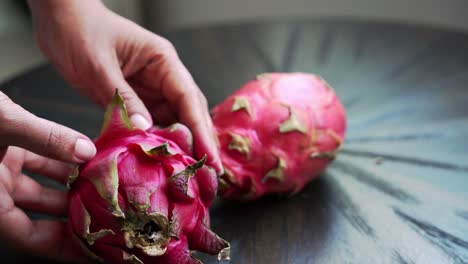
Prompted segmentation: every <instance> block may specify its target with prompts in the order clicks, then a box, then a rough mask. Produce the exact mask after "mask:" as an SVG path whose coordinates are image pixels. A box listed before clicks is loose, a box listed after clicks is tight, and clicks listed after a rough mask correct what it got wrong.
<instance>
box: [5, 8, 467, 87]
mask: <svg viewBox="0 0 468 264" xmlns="http://www.w3.org/2000/svg"><path fill="white" fill-rule="evenodd" d="M104 2H105V4H106V5H107V6H108V7H109V8H110V9H112V10H114V11H115V12H116V13H118V14H120V15H122V16H124V17H127V18H129V19H131V20H133V21H135V22H137V23H138V24H140V25H142V26H144V27H146V28H148V29H150V30H152V31H155V32H158V33H160V32H169V31H175V30H180V29H184V28H191V27H197V26H203V25H213V24H226V23H227V24H230V23H236V22H245V21H261V20H272V19H273V20H276V19H284V18H304V17H308V18H310V17H317V18H323V17H326V18H345V19H358V20H364V21H369V22H372V21H389V22H396V23H410V24H423V25H426V26H432V27H443V28H448V29H451V30H456V31H468V1H466V0H393V1H388V0H353V1H350V0H288V1H285V0H236V1H232V0H197V1H193V0H170V1H160V0H156V1H150V0H147V1H145V0H104ZM43 61H45V59H44V57H43V56H42V55H41V53H40V51H39V50H38V49H37V48H36V46H35V43H34V38H33V34H32V30H31V21H30V18H29V11H28V8H27V6H26V4H25V1H20V0H1V1H0V82H2V81H5V80H7V79H9V78H12V77H13V76H15V75H16V74H18V73H20V72H22V71H24V70H26V69H28V68H30V67H34V65H37V64H39V63H41V62H43Z"/></svg>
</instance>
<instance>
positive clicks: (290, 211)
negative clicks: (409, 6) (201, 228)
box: [1, 20, 468, 264]
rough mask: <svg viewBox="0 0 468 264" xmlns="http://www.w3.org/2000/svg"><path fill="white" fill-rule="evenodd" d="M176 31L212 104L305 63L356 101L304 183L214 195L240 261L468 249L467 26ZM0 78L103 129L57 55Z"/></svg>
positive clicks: (337, 24)
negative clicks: (274, 191) (258, 192)
mask: <svg viewBox="0 0 468 264" xmlns="http://www.w3.org/2000/svg"><path fill="white" fill-rule="evenodd" d="M165 36H166V37H167V38H169V39H170V40H171V41H172V42H173V43H174V44H175V46H176V48H177V49H178V51H179V55H180V57H181V59H182V60H183V62H184V63H185V65H186V66H187V67H188V68H189V70H190V71H191V72H192V74H193V76H194V78H195V80H196V81H197V83H198V84H199V86H200V88H201V89H202V90H203V92H204V93H205V95H206V96H207V97H208V100H209V104H210V106H211V107H212V106H214V105H215V104H217V103H219V102H221V101H222V100H223V98H225V97H226V96H227V95H229V94H230V93H232V92H233V91H234V90H235V89H237V88H238V87H239V86H240V85H241V84H242V83H244V82H246V81H247V80H249V79H251V78H254V77H255V75H257V74H259V73H263V72H271V71H290V72H293V71H305V72H312V73H317V74H320V75H322V76H323V77H324V78H325V79H326V80H327V81H328V82H329V83H330V84H331V85H332V86H333V87H334V88H335V90H336V91H337V93H338V95H339V97H340V98H341V100H342V101H343V102H344V104H345V108H346V110H347V115H348V127H349V128H348V133H347V138H346V142H345V144H344V149H343V151H342V152H341V154H340V155H339V156H338V158H337V160H336V161H335V162H334V163H333V164H332V166H330V167H329V169H327V171H326V172H324V173H323V175H322V176H321V177H320V178H319V179H318V180H316V181H314V182H312V183H310V184H309V185H308V186H307V187H306V188H305V190H303V191H302V192H301V193H299V194H298V195H296V196H294V197H290V198H284V197H268V198H264V199H260V200H258V201H255V202H251V203H236V202H227V201H220V200H218V201H216V203H215V205H214V206H213V208H212V209H211V211H212V227H213V229H214V230H215V231H216V232H217V233H219V234H220V235H221V236H222V237H224V238H226V239H228V240H230V241H231V243H232V261H231V263H272V264H273V263H288V264H289V263H468V140H467V135H468V87H467V85H466V84H467V83H468V34H463V33H457V32H448V31H442V30H438V29H431V28H422V27H416V26H407V25H397V24H380V23H365V22H350V21H332V20H330V21H325V20H320V21H316V20H294V21H272V22H263V23H251V24H240V25H225V26H215V27H209V28H200V29H191V30H186V31H182V32H173V33H167V34H165ZM1 90H2V91H5V92H6V93H7V94H9V95H10V96H11V97H12V99H14V100H15V101H16V102H17V103H19V104H21V105H23V106H24V107H25V108H27V109H29V110H31V111H32V112H34V113H36V114H38V115H40V116H43V117H46V118H48V119H51V120H54V121H57V122H60V123H63V124H65V125H68V126H70V127H73V128H75V129H78V130H80V131H82V132H84V133H86V134H88V135H90V136H96V135H97V133H98V131H99V128H100V122H101V120H102V110H101V109H99V108H97V107H96V106H93V105H91V104H90V103H89V102H88V101H86V100H85V99H84V98H83V97H81V96H79V95H78V94H77V93H76V92H75V91H73V90H72V89H70V88H69V87H68V85H67V84H66V83H65V82H64V81H63V80H62V79H61V78H60V77H59V75H58V74H57V73H56V72H55V71H54V70H53V69H52V68H51V66H49V65H45V66H42V67H39V68H37V69H33V70H31V71H30V72H27V73H25V74H23V75H21V76H19V77H18V78H15V79H14V80H12V81H10V82H7V83H5V84H3V85H2V86H1ZM2 254H3V255H6V256H7V259H9V258H10V259H11V258H13V257H15V258H16V259H17V262H15V263H21V262H22V261H23V262H25V263H26V262H29V263H30V262H35V263H38V261H40V260H38V259H37V258H33V257H29V256H25V255H24V254H21V255H20V253H12V252H11V251H9V252H8V253H6V252H5V253H2ZM201 258H202V259H203V260H204V263H216V262H217V261H215V260H214V258H213V257H209V256H201ZM2 263H3V261H2ZM9 263H13V262H9Z"/></svg>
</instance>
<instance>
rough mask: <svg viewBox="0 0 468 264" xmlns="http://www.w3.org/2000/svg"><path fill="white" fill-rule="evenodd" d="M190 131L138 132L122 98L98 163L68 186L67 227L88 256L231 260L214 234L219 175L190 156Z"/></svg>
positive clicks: (112, 111) (111, 112) (109, 118)
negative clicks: (194, 253)
mask: <svg viewBox="0 0 468 264" xmlns="http://www.w3.org/2000/svg"><path fill="white" fill-rule="evenodd" d="M191 140H192V137H191V133H190V131H189V129H188V128H186V127H185V126H183V125H181V124H174V125H172V126H171V127H169V128H166V129H161V128H152V129H150V130H148V131H143V130H140V129H136V128H134V127H133V126H132V125H131V124H130V122H129V119H128V116H127V112H126V110H125V106H124V103H123V101H122V99H121V97H120V96H119V95H118V93H116V95H115V97H114V99H113V101H112V102H111V104H110V105H109V106H108V109H107V112H106V115H105V121H104V125H103V128H102V131H101V135H100V137H99V138H98V139H97V141H96V142H95V143H96V147H97V150H98V153H97V155H96V157H95V158H94V159H92V160H91V161H89V162H87V163H85V164H83V165H82V166H80V167H79V168H77V169H76V171H75V172H76V173H75V174H74V175H73V176H72V177H70V181H69V188H70V192H69V200H70V209H69V226H70V228H71V230H72V231H73V233H74V234H75V235H76V237H78V240H79V241H80V243H81V245H82V247H83V249H84V251H85V252H86V253H88V254H89V255H90V256H92V257H93V258H94V259H96V260H99V261H101V262H102V261H105V262H108V263H184V264H190V263H200V262H199V261H198V260H196V259H195V258H193V257H192V256H191V254H190V251H193V250H197V251H201V252H205V253H208V254H218V258H219V259H229V243H228V242H226V241H225V240H223V239H221V238H220V237H218V236H217V235H216V234H215V233H214V232H212V231H211V230H210V229H209V225H210V220H209V212H208V208H209V206H210V204H211V202H212V201H213V199H214V197H215V195H216V189H217V177H216V174H215V172H214V170H212V169H211V168H209V167H207V166H206V165H204V162H205V159H206V157H205V158H204V159H202V160H199V161H196V160H194V159H193V158H192V157H191V156H192V149H191V147H192V142H191Z"/></svg>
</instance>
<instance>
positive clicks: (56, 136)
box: [43, 126, 65, 151]
mask: <svg viewBox="0 0 468 264" xmlns="http://www.w3.org/2000/svg"><path fill="white" fill-rule="evenodd" d="M61 132H62V131H61V129H60V128H58V127H56V126H49V128H48V135H47V140H46V141H45V142H44V144H43V149H44V150H45V151H47V150H50V149H55V148H56V147H57V146H63V144H64V143H65V142H64V140H63V137H62V133H61Z"/></svg>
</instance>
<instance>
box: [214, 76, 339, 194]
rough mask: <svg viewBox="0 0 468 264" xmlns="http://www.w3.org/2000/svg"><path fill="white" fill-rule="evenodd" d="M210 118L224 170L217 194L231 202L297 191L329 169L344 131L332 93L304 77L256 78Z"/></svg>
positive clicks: (323, 84)
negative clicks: (232, 200)
mask: <svg viewBox="0 0 468 264" xmlns="http://www.w3.org/2000/svg"><path fill="white" fill-rule="evenodd" d="M211 113H212V118H213V122H214V125H215V129H216V133H217V135H218V140H219V145H220V150H221V153H220V154H221V160H222V162H223V166H224V168H225V174H224V175H222V177H221V179H220V190H219V192H220V195H221V196H222V197H225V198H231V199H256V198H258V197H261V196H263V195H266V194H271V193H289V194H291V193H295V192H298V191H300V190H301V189H302V188H303V187H304V186H305V184H307V183H308V182H309V181H311V180H312V179H314V178H316V177H317V176H318V175H319V174H320V173H321V172H322V171H324V170H325V168H326V167H327V166H328V165H329V164H330V162H331V161H332V160H333V158H334V156H335V155H336V153H337V151H338V149H339V147H340V145H341V144H342V142H343V140H344V136H345V130H346V115H345V110H344V107H343V105H342V104H341V102H340V101H339V99H338V97H337V95H336V94H335V92H334V91H333V90H332V88H331V87H330V86H329V85H328V84H327V83H326V82H325V81H324V80H323V79H322V78H320V77H319V76H316V75H312V74H306V73H268V74H262V75H259V76H258V78H257V79H256V80H251V81H249V82H247V83H246V84H245V85H243V86H242V87H241V88H240V89H239V90H237V91H236V92H234V93H233V94H232V95H230V96H229V97H227V98H226V99H225V100H224V101H223V102H222V103H220V104H219V105H217V106H215V107H214V108H213V109H212V112H211ZM288 119H289V121H288ZM233 136H236V137H237V138H238V139H240V140H235V138H234V137H233ZM239 136H240V137H239ZM280 161H281V162H280ZM266 175H269V176H267V177H266Z"/></svg>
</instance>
